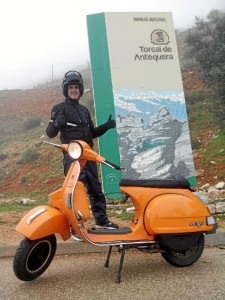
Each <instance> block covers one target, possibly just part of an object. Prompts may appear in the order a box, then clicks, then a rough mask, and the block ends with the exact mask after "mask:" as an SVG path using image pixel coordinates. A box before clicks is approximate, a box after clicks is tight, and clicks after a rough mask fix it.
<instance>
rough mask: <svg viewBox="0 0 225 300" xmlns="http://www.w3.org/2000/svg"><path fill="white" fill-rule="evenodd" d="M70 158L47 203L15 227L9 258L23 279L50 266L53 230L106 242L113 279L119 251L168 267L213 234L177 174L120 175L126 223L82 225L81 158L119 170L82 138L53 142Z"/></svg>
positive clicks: (185, 259)
mask: <svg viewBox="0 0 225 300" xmlns="http://www.w3.org/2000/svg"><path fill="white" fill-rule="evenodd" d="M46 143H48V144H51V145H54V146H56V147H58V148H60V149H62V150H63V151H67V152H68V154H69V155H70V156H71V157H72V158H73V159H74V162H73V163H72V165H71V167H70V170H69V172H68V174H67V176H66V178H65V180H64V183H63V187H62V188H61V189H58V190H57V191H55V192H53V193H51V194H50V195H49V202H48V205H44V206H39V207H36V208H34V209H32V210H31V211H29V212H28V213H27V214H26V215H25V216H24V217H23V218H22V219H21V221H20V222H19V224H18V225H17V227H16V230H17V231H18V232H20V233H21V234H23V235H24V236H25V238H24V239H23V240H22V241H21V243H20V245H19V247H18V249H17V251H16V254H15V257H14V261H13V269H14V273H15V275H16V276H17V277H18V278H19V279H20V280H24V281H30V280H34V279H35V278H37V277H39V276H40V275H41V274H43V272H44V271H45V270H46V269H47V268H48V266H49V265H50V263H51V261H52V259H53V257H54V255H55V252H56V237H55V234H59V235H61V237H62V239H63V240H68V239H69V238H70V237H71V235H72V237H73V238H74V239H76V240H79V241H83V242H87V243H91V244H94V245H97V246H109V252H108V255H107V259H106V262H105V267H108V265H109V259H110V255H111V250H112V247H113V246H115V247H117V248H118V250H119V252H120V262H119V268H118V272H117V276H116V280H115V282H116V283H119V282H120V280H121V272H122V265H123V260H124V255H125V251H126V250H127V249H130V248H136V249H138V250H141V251H144V252H148V253H155V252H160V253H161V255H162V257H163V258H164V259H165V260H166V261H167V262H169V263H170V264H172V265H175V266H178V267H186V266H190V265H192V264H193V263H195V262H196V261H197V260H198V259H199V258H200V256H201V254H202V252H203V249H204V234H205V233H213V232H215V230H216V228H217V224H216V222H215V220H214V218H213V216H212V215H211V214H210V212H209V210H208V208H207V207H206V206H205V205H204V204H203V203H202V202H201V201H200V199H199V198H198V197H197V196H196V195H195V194H194V193H193V190H192V189H191V187H190V184H189V182H188V181H187V180H186V179H185V178H183V177H182V176H178V177H177V178H176V179H173V180H172V179H171V180H129V179H122V180H121V182H120V190H121V192H122V193H124V194H125V198H130V199H131V200H132V202H133V205H134V208H135V213H134V217H133V220H132V222H131V224H130V226H129V227H124V228H119V229H113V230H112V229H110V230H109V229H104V230H102V229H101V230H99V229H98V230H94V229H88V228H87V225H86V222H87V220H89V219H90V209H89V201H88V197H87V194H86V191H85V187H84V185H83V183H82V182H80V181H78V177H79V174H80V172H81V170H82V168H83V167H84V165H85V163H86V162H87V160H93V161H96V162H98V163H101V164H105V165H108V166H110V167H112V168H114V169H117V170H121V168H120V167H119V166H117V165H115V164H114V163H111V162H109V161H107V160H106V159H105V158H104V157H102V156H100V155H98V154H97V153H96V152H95V151H93V150H92V149H91V148H90V147H89V146H88V145H87V144H86V143H85V142H83V141H73V142H71V143H69V144H62V145H58V144H53V143H49V142H46Z"/></svg>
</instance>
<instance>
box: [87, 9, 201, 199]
mask: <svg viewBox="0 0 225 300" xmlns="http://www.w3.org/2000/svg"><path fill="white" fill-rule="evenodd" d="M87 25H88V38H89V48H90V58H91V70H92V80H93V88H94V100H95V108H96V120H97V124H102V123H104V122H105V121H106V118H107V116H108V115H109V114H112V115H113V117H114V118H115V119H116V124H117V127H116V130H110V131H108V132H107V133H106V134H105V135H104V136H103V137H101V138H100V139H99V147H100V153H101V155H103V156H105V157H107V159H109V160H111V161H114V162H115V163H120V165H121V166H123V167H124V168H125V169H126V171H125V172H124V173H122V174H121V173H120V172H118V171H114V170H111V169H109V168H106V167H103V168H102V176H103V184H104V191H105V192H106V194H108V197H109V198H110V196H112V197H113V196H115V193H116V192H117V191H119V180H120V178H121V176H122V177H123V178H130V179H151V178H158V179H159V178H161V179H168V178H172V177H173V176H174V175H177V174H181V175H183V176H184V177H186V178H187V179H188V180H189V181H190V182H191V184H195V175H194V164H193V157H192V149H191V143H190V135H189V127H188V120H187V113H186V104H185V98H184V92H183V85H182V78H181V72H180V65H179V59H178V53H177V45H176V38H175V33H174V26H173V20H172V14H171V13H160V12H158V13H135V12H129V13H99V14H94V15H89V16H88V17H87Z"/></svg>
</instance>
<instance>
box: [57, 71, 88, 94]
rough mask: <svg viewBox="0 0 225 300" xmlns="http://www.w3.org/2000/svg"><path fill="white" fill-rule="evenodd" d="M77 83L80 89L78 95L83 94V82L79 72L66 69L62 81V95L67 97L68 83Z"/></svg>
mask: <svg viewBox="0 0 225 300" xmlns="http://www.w3.org/2000/svg"><path fill="white" fill-rule="evenodd" d="M73 84H74V85H75V84H76V85H79V90H80V97H81V96H82V95H83V92H84V84H83V78H82V76H81V74H80V73H79V72H77V71H68V72H67V73H66V74H65V76H64V79H63V82H62V89H63V95H64V96H65V97H67V95H68V86H69V85H73Z"/></svg>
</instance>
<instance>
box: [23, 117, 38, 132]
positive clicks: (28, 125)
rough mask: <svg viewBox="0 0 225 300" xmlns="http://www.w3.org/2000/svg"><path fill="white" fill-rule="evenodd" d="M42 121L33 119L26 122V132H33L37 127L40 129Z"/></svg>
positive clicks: (36, 118)
mask: <svg viewBox="0 0 225 300" xmlns="http://www.w3.org/2000/svg"><path fill="white" fill-rule="evenodd" d="M41 121H42V119H41V118H40V117H33V118H31V119H28V120H27V121H25V123H24V125H23V127H24V129H25V130H31V129H33V128H35V127H38V126H39V125H40V124H41Z"/></svg>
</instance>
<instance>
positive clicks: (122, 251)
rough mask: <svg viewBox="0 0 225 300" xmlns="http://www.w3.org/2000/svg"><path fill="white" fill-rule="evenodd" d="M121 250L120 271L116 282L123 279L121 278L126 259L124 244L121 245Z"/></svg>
mask: <svg viewBox="0 0 225 300" xmlns="http://www.w3.org/2000/svg"><path fill="white" fill-rule="evenodd" d="M119 252H120V264H119V268H118V272H117V275H116V280H115V283H120V281H121V280H120V279H121V272H122V267H123V260H124V255H125V248H124V247H123V246H120V248H119Z"/></svg>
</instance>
